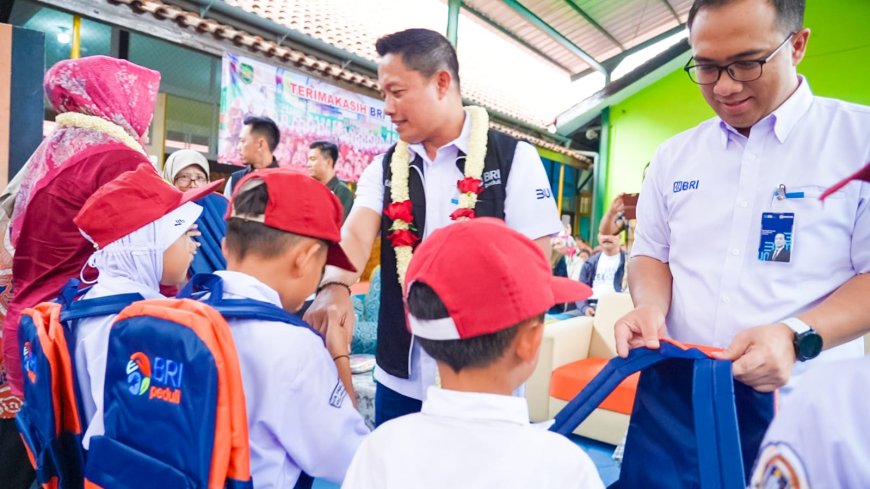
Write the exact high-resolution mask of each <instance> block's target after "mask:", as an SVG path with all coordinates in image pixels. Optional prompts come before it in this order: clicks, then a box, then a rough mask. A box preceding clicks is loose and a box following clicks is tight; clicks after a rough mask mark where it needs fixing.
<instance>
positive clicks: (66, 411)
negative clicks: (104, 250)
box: [15, 279, 142, 488]
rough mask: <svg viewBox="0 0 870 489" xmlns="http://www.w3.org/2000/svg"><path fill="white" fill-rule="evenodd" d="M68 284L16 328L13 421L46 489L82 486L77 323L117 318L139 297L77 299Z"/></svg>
mask: <svg viewBox="0 0 870 489" xmlns="http://www.w3.org/2000/svg"><path fill="white" fill-rule="evenodd" d="M78 286H79V281H78V280H75V279H73V280H70V281H69V282H68V283H67V285H66V286H65V287H64V288H63V290H62V292H61V294H60V296H59V297H58V299H57V300H56V301H55V302H44V303H42V304H39V305H37V306H36V307H33V308H29V309H25V310H24V312H23V313H22V314H21V321H20V322H19V325H18V345H19V348H20V349H21V353H22V354H21V366H22V372H24V376H25V381H24V404H23V405H22V407H21V411H19V413H18V414H17V415H16V417H15V423H16V425H17V427H18V431H19V432H20V433H21V437H22V439H23V440H24V445H25V448H26V450H27V453H28V456H29V458H30V462H31V464H32V465H33V467H34V469H35V470H36V481H37V483H38V484H40V485H41V486H43V487H46V488H56V487H59V488H81V487H83V484H84V478H83V469H84V463H85V458H86V456H85V452H84V449H83V448H82V444H81V442H82V434H83V433H84V431H85V429H86V428H87V427H86V426H85V422H84V418H83V416H82V413H83V409H82V403H81V400H82V396H81V392H80V390H79V386H78V382H77V381H76V378H77V377H76V372H75V355H74V345H75V343H74V339H75V328H76V324H77V322H78V321H79V320H80V319H85V318H91V317H99V316H106V315H110V314H118V313H119V312H121V309H123V308H124V307H126V306H127V305H129V304H130V303H132V302H134V301H137V300H141V299H142V296H141V295H139V294H123V295H114V296H107V297H100V298H97V299H79V298H80V297H81V296H82V295H83V294H84V293H85V292H87V290H88V289H83V290H78Z"/></svg>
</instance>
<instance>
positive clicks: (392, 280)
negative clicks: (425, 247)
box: [377, 129, 517, 379]
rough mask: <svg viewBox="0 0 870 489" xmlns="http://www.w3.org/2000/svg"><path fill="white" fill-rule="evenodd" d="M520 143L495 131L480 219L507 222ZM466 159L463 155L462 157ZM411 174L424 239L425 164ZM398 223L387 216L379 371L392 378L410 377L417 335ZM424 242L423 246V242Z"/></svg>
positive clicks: (490, 142)
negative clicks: (409, 311) (400, 264)
mask: <svg viewBox="0 0 870 489" xmlns="http://www.w3.org/2000/svg"><path fill="white" fill-rule="evenodd" d="M516 147H517V140H516V139H514V138H512V137H510V136H508V135H505V134H502V133H500V132H497V131H494V130H492V129H490V130H489V133H488V134H487V143H486V158H484V166H483V175H481V180H482V181H483V186H484V190H483V192H481V193H480V195H478V196H477V205H475V207H474V212H475V215H476V216H477V217H497V218H499V219H504V201H505V186H506V185H507V180H508V175H509V174H510V171H511V165H512V164H513V159H514V151H515V150H516ZM395 150H396V146H395V145H393V146H392V147H391V148H390V149H389V151H387V154H385V155H384V161H383V165H384V209H385V210H386V208H387V206H388V205H390V203H392V198H391V196H390V186H389V185H390V180H391V179H392V172H391V171H390V160H391V159H392V158H393V152H394V151H395ZM460 156H462V153H461V152H460ZM411 166H414V167H417V169H418V170H419V172H418V171H417V170H414V169H411V170H410V171H409V172H408V193H409V194H410V196H411V203H412V204H413V207H414V228H416V229H417V234H418V235H420V236H422V234H423V230H424V229H425V228H426V194H425V192H424V187H423V180H422V177H421V176H420V175H422V174H423V159H422V158H420V156H417V157H415V158H414V160H413V161H412V162H411ZM456 166H457V167H458V168H459V171H461V172H463V173H465V158H459V159H458V160H457V162H456ZM392 224H393V222H392V220H390V219H389V218H388V217H386V216H385V215H384V216H382V217H381V309H380V312H379V313H378V351H377V362H378V366H379V367H381V368H382V369H383V370H384V371H386V372H387V373H389V374H390V375H394V376H396V377H400V378H403V379H407V378H408V375H409V374H408V352H409V351H410V348H411V333H409V332H408V328H407V326H406V325H405V306H404V303H403V302H402V288H401V286H400V285H399V278H398V276H397V275H396V251H395V250H394V249H393V245H392V244H391V243H390V240H389V239H388V238H387V235H389V234H390V226H391V225H392ZM418 243H419V242H418Z"/></svg>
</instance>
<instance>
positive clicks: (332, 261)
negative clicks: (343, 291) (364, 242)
mask: <svg viewBox="0 0 870 489" xmlns="http://www.w3.org/2000/svg"><path fill="white" fill-rule="evenodd" d="M326 264H327V265H332V266H335V267H338V268H341V269H343V270H347V271H349V272H356V267H355V266H353V263H351V262H350V258H348V257H347V255H346V254H345V253H344V250H343V249H341V246H340V245H339V244H338V243H329V250H328V251H327V252H326Z"/></svg>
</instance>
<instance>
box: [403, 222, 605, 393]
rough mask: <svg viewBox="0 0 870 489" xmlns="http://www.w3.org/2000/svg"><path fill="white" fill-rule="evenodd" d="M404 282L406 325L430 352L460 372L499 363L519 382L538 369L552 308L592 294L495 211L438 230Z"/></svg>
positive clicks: (419, 252) (418, 252) (416, 257)
mask: <svg viewBox="0 0 870 489" xmlns="http://www.w3.org/2000/svg"><path fill="white" fill-rule="evenodd" d="M406 281H407V284H408V285H407V290H406V295H405V297H406V302H407V306H408V313H409V317H408V324H409V326H410V329H411V332H412V333H413V334H414V335H415V336H416V337H417V338H418V339H419V341H420V345H421V346H422V347H423V349H425V350H426V352H427V353H429V354H430V355H431V356H432V357H433V358H435V360H437V361H438V362H440V363H441V364H443V365H446V366H449V367H450V369H452V370H453V371H454V372H456V373H457V374H460V373H462V372H463V371H464V370H466V369H489V368H493V369H496V368H497V369H499V370H501V371H502V372H500V374H503V375H505V376H508V377H510V378H511V381H512V382H513V383H514V384H516V385H520V384H521V383H522V382H524V381H525V380H526V379H527V378H528V376H529V375H531V373H532V370H534V367H535V362H536V360H537V351H538V346H539V345H540V341H541V334H542V328H541V326H542V324H543V320H544V313H545V312H546V311H547V309H549V308H550V307H552V306H553V305H554V304H561V303H565V302H574V301H578V300H583V299H586V298H588V297H589V296H590V295H592V291H591V289H589V287H587V286H586V285H584V284H581V283H579V282H576V281H573V280H568V279H563V278H559V277H553V274H552V271H551V270H550V267H549V265H548V263H547V260H546V258H545V257H544V255H543V253H541V250H540V248H538V247H537V246H536V245H535V243H533V242H532V241H531V240H530V239H528V238H526V237H525V236H523V235H522V234H520V233H518V232H516V231H514V230H512V229H510V228H509V227H507V226H506V225H505V224H504V222H502V221H500V220H497V219H489V218H480V219H474V220H471V221H465V222H459V223H456V224H452V225H450V226H447V227H446V228H443V229H440V230H438V231H436V232H434V233H433V234H432V236H430V237H429V238H427V239H426V240H425V241H423V243H422V244H420V246H419V247H418V248H417V250H416V251H415V253H414V258H413V260H412V261H411V265H410V266H409V267H408V272H407V277H406Z"/></svg>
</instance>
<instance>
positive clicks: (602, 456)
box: [314, 435, 619, 489]
mask: <svg viewBox="0 0 870 489" xmlns="http://www.w3.org/2000/svg"><path fill="white" fill-rule="evenodd" d="M571 441H573V442H574V443H576V444H577V445H580V448H582V449H583V450H585V451H586V453H587V454H589V458H591V459H592V462H593V463H594V464H595V467H597V468H598V473H599V474H600V475H601V480H602V481H604V486H605V487H606V486H609V485H610V484H612V483H614V482H616V479H617V478H618V477H619V466H617V465H616V462H614V461H613V458H611V457H612V455H613V448H614V447H613V445H608V444H606V443H601V442H598V441H594V440H590V439H588V438H583V437H580V436H576V435H571ZM338 487H339V486H338V485H337V484H332V483H330V482H326V481H322V480H316V481H314V489H338Z"/></svg>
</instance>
